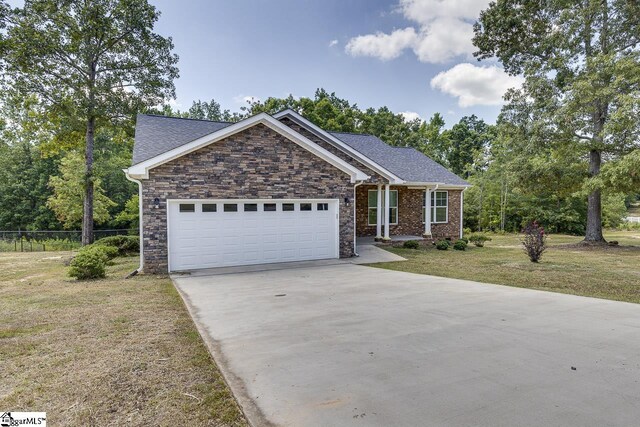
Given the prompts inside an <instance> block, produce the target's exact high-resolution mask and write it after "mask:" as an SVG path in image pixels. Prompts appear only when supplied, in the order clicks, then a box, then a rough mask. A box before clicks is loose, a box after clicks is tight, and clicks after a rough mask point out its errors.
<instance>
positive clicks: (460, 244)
mask: <svg viewBox="0 0 640 427" xmlns="http://www.w3.org/2000/svg"><path fill="white" fill-rule="evenodd" d="M453 249H455V250H456V251H465V250H467V242H465V241H464V240H462V239H460V240H458V241H457V242H455V243H454V244H453Z"/></svg>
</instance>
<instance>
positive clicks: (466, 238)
mask: <svg viewBox="0 0 640 427" xmlns="http://www.w3.org/2000/svg"><path fill="white" fill-rule="evenodd" d="M459 240H462V241H463V242H465V243H467V244H468V243H469V238H468V237H466V236H462V237H461V238H460V239H459Z"/></svg>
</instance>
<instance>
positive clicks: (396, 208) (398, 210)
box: [367, 189, 400, 227]
mask: <svg viewBox="0 0 640 427" xmlns="http://www.w3.org/2000/svg"><path fill="white" fill-rule="evenodd" d="M372 191H373V192H374V193H376V194H377V193H378V190H377V189H374V190H368V192H367V225H368V226H373V227H375V226H377V225H378V224H377V223H376V222H374V223H373V224H372V223H370V222H369V219H370V218H371V217H370V215H369V211H370V210H371V209H376V210H377V209H378V204H377V203H376V206H373V207H371V206H369V194H371V192H372ZM384 192H385V191H384V190H382V191H381V193H382V203H381V206H382V211H383V212H384V210H385V209H384ZM393 192H395V193H396V205H395V206H389V215H391V210H392V209H395V210H396V221H395V222H391V218H389V225H398V223H399V221H400V193H399V192H398V190H389V200H391V193H393ZM376 197H377V196H376ZM376 202H377V200H376ZM377 218H378V214H377V212H376V221H377V220H378V219H377ZM381 225H384V214H383V216H382V224H381Z"/></svg>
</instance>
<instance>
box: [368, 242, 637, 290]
mask: <svg viewBox="0 0 640 427" xmlns="http://www.w3.org/2000/svg"><path fill="white" fill-rule="evenodd" d="M490 237H491V238H492V239H493V240H492V241H490V242H487V243H486V244H485V247H484V248H477V247H474V246H473V245H471V244H470V245H469V246H468V248H467V250H466V251H464V252H461V251H454V250H451V249H450V250H448V251H439V250H436V249H435V248H434V247H429V248H427V249H419V250H411V249H402V248H390V249H389V250H390V251H391V252H393V253H396V254H398V255H400V256H403V257H405V258H407V259H408V261H406V262H392V263H382V264H375V265H373V266H374V267H381V268H387V269H390V270H398V271H407V272H411V273H420V274H430V275H434V276H443V277H452V278H456V279H466V280H476V281H479V282H487V283H496V284H501V285H509V286H517V287H523V288H532V289H541V290H546V291H553V292H563V293H569V294H575V295H584V296H590V297H598V298H606V299H612V300H619V301H628V302H634V303H640V231H617V232H608V233H605V238H607V240H617V241H618V242H619V243H620V245H622V246H620V247H604V248H581V247H576V246H574V245H572V244H574V243H578V242H579V241H580V240H582V239H581V238H580V237H575V236H566V235H551V236H549V238H548V243H549V245H550V248H549V249H548V250H547V252H545V253H544V255H543V257H542V262H541V263H539V264H534V263H532V262H530V261H529V259H528V258H527V256H526V254H525V253H524V252H523V250H522V245H521V244H520V240H519V237H518V236H516V235H495V234H492V235H490Z"/></svg>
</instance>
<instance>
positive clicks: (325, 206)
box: [318, 203, 329, 211]
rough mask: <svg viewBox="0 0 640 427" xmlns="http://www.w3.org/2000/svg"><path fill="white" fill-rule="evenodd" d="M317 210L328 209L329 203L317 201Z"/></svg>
mask: <svg viewBox="0 0 640 427" xmlns="http://www.w3.org/2000/svg"><path fill="white" fill-rule="evenodd" d="M318 210H319V211H328V210H329V203H318Z"/></svg>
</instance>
